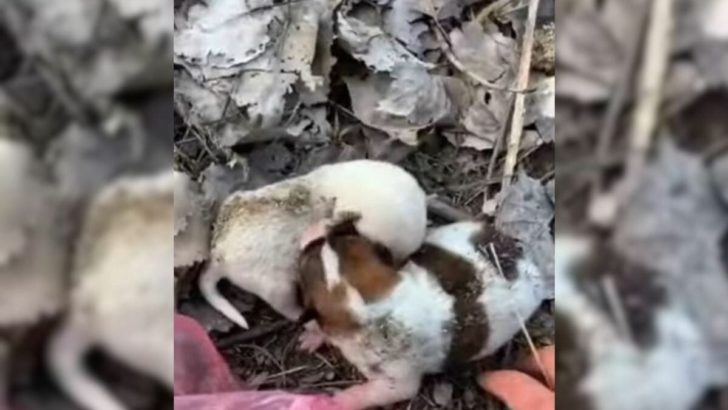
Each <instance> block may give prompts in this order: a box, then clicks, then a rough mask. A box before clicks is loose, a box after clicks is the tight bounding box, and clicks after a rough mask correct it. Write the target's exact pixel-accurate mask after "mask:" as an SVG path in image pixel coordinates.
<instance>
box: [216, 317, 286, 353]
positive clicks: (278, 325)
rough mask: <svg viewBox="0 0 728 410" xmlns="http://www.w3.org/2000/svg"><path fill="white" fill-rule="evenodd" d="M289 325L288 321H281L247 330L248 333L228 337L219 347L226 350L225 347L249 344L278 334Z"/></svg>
mask: <svg viewBox="0 0 728 410" xmlns="http://www.w3.org/2000/svg"><path fill="white" fill-rule="evenodd" d="M288 323H289V322H288V321H286V320H279V321H277V322H273V323H271V324H268V325H260V326H258V327H255V328H253V329H250V330H246V331H244V332H241V333H238V334H236V335H232V336H229V337H226V338H224V339H222V340H220V342H219V343H218V346H220V347H222V348H225V347H230V346H232V345H236V344H240V343H247V342H249V341H251V340H255V339H258V338H261V337H263V336H266V335H268V334H271V333H273V332H277V331H278V330H280V329H282V328H284V327H286V325H287V324H288Z"/></svg>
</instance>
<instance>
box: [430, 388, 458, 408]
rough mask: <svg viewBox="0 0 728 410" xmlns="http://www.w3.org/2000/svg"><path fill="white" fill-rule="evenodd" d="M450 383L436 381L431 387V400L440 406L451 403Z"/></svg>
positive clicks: (446, 405) (447, 405)
mask: <svg viewBox="0 0 728 410" xmlns="http://www.w3.org/2000/svg"><path fill="white" fill-rule="evenodd" d="M452 391H453V388H452V384H450V383H447V382H440V383H437V384H436V385H435V386H434V387H433V388H432V401H434V402H435V404H437V405H438V406H440V407H444V408H448V407H449V406H450V403H452Z"/></svg>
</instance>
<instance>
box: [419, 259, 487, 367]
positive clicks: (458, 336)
mask: <svg viewBox="0 0 728 410" xmlns="http://www.w3.org/2000/svg"><path fill="white" fill-rule="evenodd" d="M412 260H413V261H414V262H415V263H417V264H418V265H420V266H422V267H423V268H425V269H427V270H428V271H429V272H431V273H432V274H433V275H434V276H435V278H436V279H437V280H438V282H439V283H440V286H442V288H443V290H444V291H445V292H447V293H448V294H449V295H452V296H453V298H454V299H455V304H454V306H453V309H454V314H455V323H453V324H452V327H451V332H452V341H451V343H450V351H449V353H448V358H447V364H448V367H451V366H457V365H462V364H465V363H467V362H468V361H469V360H471V359H472V358H473V357H474V356H475V355H477V354H478V353H479V352H480V351H481V350H482V348H483V346H484V345H485V343H486V341H487V339H488V334H489V327H488V317H487V316H486V314H485V311H484V310H483V306H482V305H481V304H480V303H478V297H479V296H480V295H481V294H482V292H483V283H482V281H481V280H480V278H479V277H478V275H477V272H476V270H475V267H474V266H473V265H472V264H471V263H469V262H468V261H467V260H465V259H463V258H461V257H460V256H458V255H455V254H453V253H451V252H450V251H447V250H445V249H442V248H440V247H438V246H434V245H430V244H425V245H423V246H422V247H421V248H420V249H419V250H418V251H417V252H416V253H415V254H414V255H413V256H412Z"/></svg>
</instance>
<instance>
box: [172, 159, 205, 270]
mask: <svg viewBox="0 0 728 410" xmlns="http://www.w3.org/2000/svg"><path fill="white" fill-rule="evenodd" d="M174 177H175V187H174V214H175V220H174V267H175V268H177V267H184V266H191V265H193V264H194V263H197V262H202V261H204V260H206V259H207V258H208V257H209V252H210V226H211V225H210V224H211V221H212V218H211V212H210V209H209V206H208V205H207V204H205V202H204V196H203V194H202V192H201V190H200V188H199V186H198V185H197V184H196V183H195V182H194V181H192V180H191V179H190V177H189V176H187V174H185V173H182V172H177V171H175V172H174Z"/></svg>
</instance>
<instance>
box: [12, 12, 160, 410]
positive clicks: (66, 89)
mask: <svg viewBox="0 0 728 410" xmlns="http://www.w3.org/2000/svg"><path fill="white" fill-rule="evenodd" d="M172 13H173V12H172V4H171V2H167V1H163V0H151V1H125V0H90V1H87V0H69V1H62V2H46V1H36V0H30V1H28V0H3V1H0V198H2V199H1V200H0V201H2V203H1V204H0V409H6V408H10V409H13V410H17V409H69V410H70V409H79V408H81V407H80V406H79V405H78V404H77V403H78V400H74V399H72V398H71V397H74V394H73V393H72V392H70V391H69V388H68V386H69V385H70V384H74V383H75V385H78V381H79V379H78V375H77V374H71V373H69V374H65V373H63V371H60V372H51V371H49V366H48V364H49V363H48V362H49V360H48V351H49V346H50V345H51V343H53V342H52V341H53V340H55V341H56V343H57V347H58V349H59V351H64V352H72V351H74V350H76V352H75V353H78V354H77V355H75V356H74V355H67V356H64V357H66V358H67V361H68V362H67V363H60V364H59V363H57V364H58V366H59V367H60V368H64V369H69V368H71V369H73V368H77V367H74V366H75V365H76V364H77V363H74V361H78V362H80V363H81V364H82V365H83V367H84V368H88V369H90V370H89V371H90V373H91V377H92V379H93V380H95V382H98V385H100V386H102V389H105V390H110V391H111V396H112V397H115V398H116V399H118V400H119V401H120V402H122V403H125V404H126V405H127V406H128V407H129V408H134V409H152V408H153V409H160V408H171V407H172V403H171V386H165V385H164V383H162V382H161V381H159V378H155V377H152V376H151V375H150V374H147V373H145V372H144V371H142V370H140V367H139V366H135V365H134V363H133V362H134V360H129V359H130V358H131V359H133V356H134V352H132V353H131V354H130V353H126V355H124V354H115V355H112V354H110V353H109V349H108V348H107V346H110V345H114V344H115V343H116V345H123V344H124V343H126V342H131V341H132V340H133V339H134V338H136V337H138V335H133V334H129V333H128V332H126V333H124V332H123V331H115V330H114V329H122V328H123V326H121V325H122V323H119V322H120V319H118V318H116V317H114V316H113V314H114V309H116V314H117V315H118V314H119V311H118V307H119V306H125V304H127V305H128V303H129V300H130V299H131V300H135V299H136V293H135V292H137V291H138V289H139V286H141V285H140V284H139V283H137V282H138V280H137V279H138V278H136V279H135V278H134V277H133V275H130V274H129V272H128V271H127V270H125V269H126V267H125V266H123V264H122V266H116V267H115V268H117V269H118V274H119V275H121V276H120V277H121V278H125V279H124V280H123V281H121V282H120V281H116V282H114V281H109V280H105V279H102V278H103V274H102V273H99V272H101V271H102V270H103V269H100V268H98V266H103V263H104V262H103V261H104V260H105V259H104V258H107V257H109V254H110V253H109V249H108V247H107V248H104V245H103V242H102V241H101V240H99V241H98V242H96V243H94V240H93V235H94V234H98V235H99V236H102V235H108V236H103V238H107V239H104V240H109V241H117V242H116V243H119V242H120V243H122V244H123V243H128V242H130V238H129V237H123V236H122V235H121V234H120V233H119V232H117V231H119V229H117V228H118V224H117V228H114V227H113V224H114V222H119V221H120V220H121V219H120V218H122V216H123V215H122V214H123V212H116V211H114V210H113V208H114V206H116V205H118V206H119V207H120V208H119V209H121V208H123V206H126V205H125V202H124V201H123V199H124V198H125V195H129V197H134V198H135V200H137V199H140V201H141V202H143V201H145V200H154V199H153V197H154V195H153V194H151V193H150V192H151V191H153V189H152V190H148V191H144V189H146V188H144V189H141V190H140V191H139V192H135V191H134V189H131V188H129V187H123V186H122V187H121V188H119V187H118V186H117V188H115V189H116V191H108V192H107V195H106V197H105V198H99V193H100V192H103V191H104V190H107V189H108V188H109V187H110V186H116V185H114V184H116V182H117V181H120V180H121V178H127V177H131V176H135V177H138V178H141V179H140V181H146V179H144V178H151V177H152V176H153V175H157V174H158V173H159V172H160V171H162V173H165V172H166V173H168V174H169V175H170V177H171V164H172V149H171V146H172V128H173V109H172V89H173V80H172V65H171V60H172V36H171V33H172ZM152 185H153V184H152ZM169 192H170V193H169V194H168V195H167V196H166V197H165V198H167V199H165V200H166V201H167V202H165V203H167V205H165V206H166V208H167V209H169V210H170V211H169V212H168V213H169V214H170V215H171V198H172V196H171V191H169ZM112 194H113V195H112ZM136 196H138V198H137V197H136ZM95 201H97V203H96V205H92V204H93V203H94V202H95ZM141 202H139V203H141ZM129 203H132V205H131V206H130V208H124V209H126V210H125V211H124V212H127V211H128V212H129V213H128V214H126V216H123V217H124V218H127V217H131V218H133V217H136V216H139V215H142V211H141V210H140V209H139V207H138V206H137V205H133V201H130V202H129ZM99 204H101V205H103V206H101V205H99ZM135 206H136V208H135ZM104 207H106V208H104ZM109 209H111V210H109ZM92 210H93V211H94V212H97V214H96V215H95V216H94V215H92V214H91V211H92ZM162 213H164V212H162ZM144 215H147V214H144ZM155 215H156V214H155ZM153 218H157V217H156V216H155V217H153ZM159 221H160V224H161V225H160V226H163V225H164V224H165V223H167V224H168V225H169V238H170V240H169V242H168V244H167V245H166V246H165V244H154V245H153V246H152V247H151V249H150V254H153V255H156V256H153V257H157V256H158V257H159V258H160V260H168V262H166V264H167V265H169V269H168V271H163V272H159V274H160V275H166V277H165V276H159V278H161V279H159V280H160V281H161V282H158V283H163V282H165V281H166V282H168V283H169V286H168V287H169V289H170V294H169V296H167V294H165V293H160V294H158V295H157V298H161V305H162V306H164V305H165V304H166V305H168V306H167V307H162V308H159V307H158V308H157V311H155V312H153V314H151V315H149V317H147V318H143V319H140V318H130V319H129V320H130V322H129V323H124V324H125V325H130V324H131V325H133V324H134V323H137V322H134V320H136V321H140V320H141V322H139V323H143V324H144V325H148V324H150V323H154V319H158V318H164V319H165V320H166V321H167V322H169V325H168V326H161V327H160V331H162V332H163V331H169V333H170V336H168V348H163V350H164V349H166V351H165V354H164V356H165V360H167V361H168V362H169V363H171V357H172V340H171V326H172V325H171V320H172V300H171V288H172V282H173V278H172V266H171V260H172V251H171V249H172V245H171V243H172V239H171V238H172V233H171V230H172V227H171V224H172V223H171V217H169V218H167V219H165V220H163V221H162V220H159ZM151 224H154V222H151ZM115 229H116V230H115ZM99 232H100V233H99ZM84 235H85V237H86V238H87V239H88V238H92V240H90V241H87V242H86V243H82V241H81V240H80V238H81V237H82V236H84ZM109 238H110V239H109ZM137 239H140V240H141V239H142V238H133V239H132V241H135V240H137ZM97 245H98V246H97ZM89 255H90V256H89ZM88 257H98V258H99V259H96V260H95V262H93V261H92V262H89V260H88V259H87V258H88ZM98 261H101V262H98ZM94 263H96V265H94ZM99 263H100V265H99ZM89 266H91V267H89ZM82 272H83V274H81V273H82ZM135 281H137V282H135ZM135 286H136V289H137V290H136V291H135V290H134V289H135ZM82 287H85V288H86V290H85V291H81V292H79V289H80V288H82ZM84 292H85V293H84ZM109 295H112V296H111V297H109ZM158 302H159V301H153V303H150V304H149V306H152V305H154V303H157V305H159V304H160V303H158ZM139 303H140V305H143V304H144V303H142V302H139ZM145 306H146V305H145ZM94 315H95V316H94ZM105 315H106V316H105ZM91 316H93V317H94V320H96V321H97V322H93V321H89V323H97V324H98V323H103V324H105V325H104V326H96V327H93V326H90V325H88V324H86V325H79V324H78V323H76V326H78V327H77V328H74V327H73V326H71V323H74V320H75V321H76V322H79V320H78V318H82V317H86V318H88V317H91ZM129 316H132V315H129ZM71 318H75V319H71ZM121 320H122V321H125V320H126V319H121ZM83 326H87V328H83ZM154 326H156V325H154ZM92 327H93V328H92ZM79 329H81V330H80V331H79ZM140 329H141V326H140ZM155 330H156V329H150V328H148V327H146V328H144V332H143V333H144V334H152V333H155ZM61 333H63V334H64V337H60V336H59V335H60V334H61ZM102 340H105V342H101V341H102ZM87 349H88V351H87ZM63 360H66V359H63ZM63 360H61V361H63ZM59 382H60V383H59ZM86 387H87V388H86V390H83V389H81V390H82V391H87V392H89V395H88V397H91V398H93V397H101V396H103V394H101V396H99V395H98V394H97V393H98V392H97V391H95V390H94V389H93V388H90V387H88V386H86ZM106 408H111V407H106Z"/></svg>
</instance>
